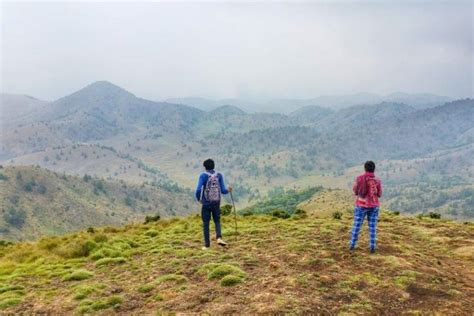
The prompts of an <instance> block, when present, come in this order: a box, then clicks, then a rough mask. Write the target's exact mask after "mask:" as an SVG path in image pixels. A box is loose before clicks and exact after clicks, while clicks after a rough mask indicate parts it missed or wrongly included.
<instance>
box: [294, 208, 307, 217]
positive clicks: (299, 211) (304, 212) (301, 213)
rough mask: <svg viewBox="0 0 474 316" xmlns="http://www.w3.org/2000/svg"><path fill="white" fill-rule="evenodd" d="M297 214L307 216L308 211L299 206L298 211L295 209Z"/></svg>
mask: <svg viewBox="0 0 474 316" xmlns="http://www.w3.org/2000/svg"><path fill="white" fill-rule="evenodd" d="M295 215H299V216H306V215H307V213H306V211H305V210H302V209H300V208H297V209H296V211H295Z"/></svg>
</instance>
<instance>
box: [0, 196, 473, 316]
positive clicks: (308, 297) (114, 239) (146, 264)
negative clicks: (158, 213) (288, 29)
mask: <svg viewBox="0 0 474 316" xmlns="http://www.w3.org/2000/svg"><path fill="white" fill-rule="evenodd" d="M329 193H330V194H325V192H324V191H323V192H321V191H319V192H317V193H316V195H315V196H312V197H310V200H311V201H310V202H308V203H306V204H304V207H305V210H306V213H305V212H302V211H299V212H298V213H297V214H294V215H292V216H291V217H289V218H281V217H280V214H281V212H276V213H274V215H273V216H272V215H250V214H247V216H238V217H237V221H238V232H237V233H236V232H235V229H234V217H233V216H223V218H222V224H223V229H224V230H223V235H224V238H225V239H226V240H227V241H228V242H229V246H228V247H226V248H222V247H219V246H217V245H216V244H215V243H214V242H213V243H212V245H211V249H208V250H206V251H203V250H201V246H202V240H201V234H202V222H201V219H200V218H199V217H196V216H190V217H185V218H174V219H169V220H160V221H157V222H151V223H148V224H133V225H126V226H122V227H113V228H111V227H105V228H97V227H96V228H94V229H93V230H89V231H82V232H76V233H74V234H68V235H65V236H61V237H48V238H43V239H41V240H39V241H36V242H30V243H17V244H14V245H5V244H3V245H1V246H0V267H1V269H0V277H1V278H2V287H1V293H0V310H1V312H2V313H6V314H20V313H27V314H74V313H77V314H93V313H97V314H137V315H138V314H140V315H149V314H155V313H157V312H158V313H186V314H287V313H290V314H291V313H297V314H315V313H316V314H328V315H336V314H375V315H379V314H390V315H404V314H414V313H416V314H442V315H470V314H471V313H472V310H473V308H474V296H473V295H472V294H473V292H472V291H473V288H472V284H473V282H474V248H473V247H474V245H473V243H472V241H473V240H474V225H473V224H472V223H465V224H462V223H455V222H451V221H447V220H444V219H432V218H430V217H428V216H425V217H421V218H415V217H408V216H401V215H397V213H395V212H390V211H386V210H382V211H381V214H380V217H379V223H378V235H377V244H378V248H377V252H376V253H375V254H369V252H368V249H367V248H368V240H367V239H368V236H367V235H368V234H367V226H366V225H367V224H365V223H364V228H363V230H362V231H361V237H360V240H359V244H358V247H357V248H356V250H355V251H354V252H353V253H349V251H348V238H349V236H350V229H351V225H352V213H351V212H349V211H348V210H347V209H345V207H344V203H343V202H344V201H345V200H346V198H345V197H344V196H345V195H344V194H338V195H333V194H332V192H329ZM296 194H298V193H296ZM321 195H322V196H321ZM288 197H289V198H291V197H292V196H288ZM275 198H276V199H280V200H281V197H279V196H275ZM333 199H338V201H333ZM341 200H342V201H341ZM285 202H289V203H290V204H291V203H292V201H291V200H288V201H283V200H281V201H280V202H279V203H273V202H271V201H269V203H270V204H274V205H276V204H280V205H284V204H285ZM330 208H333V209H332V210H331V209H330ZM282 211H285V209H283V210H282ZM336 212H337V213H336ZM336 214H337V215H336ZM58 293H61V294H60V295H58Z"/></svg>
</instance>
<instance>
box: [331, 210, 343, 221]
mask: <svg viewBox="0 0 474 316" xmlns="http://www.w3.org/2000/svg"><path fill="white" fill-rule="evenodd" d="M332 218H333V219H337V220H341V219H342V212H339V211H335V212H334V213H332Z"/></svg>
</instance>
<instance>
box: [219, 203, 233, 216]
mask: <svg viewBox="0 0 474 316" xmlns="http://www.w3.org/2000/svg"><path fill="white" fill-rule="evenodd" d="M231 213H232V205H230V204H226V205H224V206H222V207H221V215H222V216H227V215H230V214H231Z"/></svg>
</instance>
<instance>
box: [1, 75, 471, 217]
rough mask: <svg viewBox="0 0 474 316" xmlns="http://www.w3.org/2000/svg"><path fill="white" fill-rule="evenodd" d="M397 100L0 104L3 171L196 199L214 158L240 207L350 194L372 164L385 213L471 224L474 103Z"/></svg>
mask: <svg viewBox="0 0 474 316" xmlns="http://www.w3.org/2000/svg"><path fill="white" fill-rule="evenodd" d="M395 96H397V97H398V99H395ZM392 97H393V101H390V102H388V101H384V102H380V103H376V104H370V102H369V103H367V104H361V105H355V106H349V107H346V106H344V107H342V108H340V109H335V108H329V107H326V106H318V105H315V104H311V105H306V106H302V107H301V108H299V109H297V110H295V111H290V110H289V108H288V112H289V113H288V114H283V113H265V112H258V113H252V112H248V111H245V110H244V109H243V106H236V105H231V104H227V105H223V106H219V107H217V108H213V109H212V110H209V111H204V110H201V109H198V108H195V107H193V106H192V105H193V104H191V105H186V104H175V103H171V102H154V101H150V100H146V99H142V98H140V97H137V96H135V95H134V94H132V93H130V92H128V91H126V90H124V89H122V88H120V87H118V86H116V85H113V84H111V83H109V82H105V81H99V82H95V83H93V84H90V85H88V86H86V87H84V88H83V89H80V90H79V91H77V92H74V93H72V94H71V95H68V96H65V97H63V98H60V99H58V100H56V101H53V102H43V101H39V100H36V99H32V98H31V97H15V98H12V97H9V98H2V112H3V113H8V115H9V116H8V117H9V118H8V119H6V118H5V116H2V117H3V118H2V124H1V125H2V133H1V136H0V141H1V148H0V163H1V164H2V165H3V166H5V167H6V168H10V166H12V167H14V166H25V165H26V166H28V165H38V166H40V167H42V168H45V169H49V170H52V171H55V172H59V173H61V174H62V173H65V174H69V175H74V176H79V177H83V176H84V174H89V175H92V176H95V177H97V178H98V179H103V180H104V181H111V182H114V181H125V182H126V183H127V184H130V185H135V186H141V185H145V186H146V185H152V186H153V188H156V189H157V190H167V192H170V196H172V197H170V199H174V194H175V193H176V194H178V196H179V194H185V195H186V194H188V197H189V198H191V197H192V195H191V193H190V191H191V190H193V189H194V186H195V185H196V180H197V176H198V175H199V173H200V172H201V171H202V161H203V160H204V159H206V158H208V157H213V158H214V159H215V160H216V163H217V169H218V170H219V171H222V172H223V173H224V174H225V179H226V182H228V183H229V184H232V185H233V186H234V188H235V197H236V199H237V200H238V201H237V203H238V205H239V207H240V206H241V207H244V206H248V205H250V204H252V203H254V202H255V201H258V200H261V199H262V198H265V197H266V196H267V195H269V194H271V193H272V192H273V191H275V190H281V189H288V188H305V187H309V186H318V185H322V186H324V187H327V188H343V189H347V188H350V186H351V183H352V181H353V178H354V176H356V175H357V174H358V173H359V172H361V166H362V164H363V162H365V161H366V160H369V159H372V160H375V161H376V163H377V173H378V174H379V175H380V176H381V177H382V179H383V180H384V181H385V183H387V184H389V185H388V186H387V200H386V203H387V205H388V206H390V207H391V206H397V209H399V210H401V211H404V212H408V213H426V212H430V211H437V212H441V213H442V214H443V215H444V216H448V217H452V218H459V219H466V218H473V217H474V203H473V201H472V198H471V196H472V193H474V185H473V183H474V181H473V180H474V167H473V164H472V162H471V160H472V154H473V143H474V101H473V100H472V99H464V100H453V101H449V102H444V103H443V102H441V99H437V98H431V97H430V98H426V99H425V101H426V100H428V99H430V100H435V99H436V100H438V101H440V102H441V103H442V104H435V103H432V104H430V105H429V106H428V105H426V104H427V103H426V104H425V106H421V105H420V104H421V103H420V102H421V101H420V102H415V101H412V102H411V103H409V102H406V103H403V102H401V101H403V100H405V101H406V100H408V99H403V97H406V95H404V94H396V95H392ZM395 100H396V101H397V102H395ZM302 104H303V103H302ZM4 109H8V111H5V110H4ZM12 109H18V112H15V111H14V110H12ZM5 205H6V204H5ZM4 209H5V207H4ZM188 211H189V212H193V211H195V209H193V208H191V209H189V210H188Z"/></svg>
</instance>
